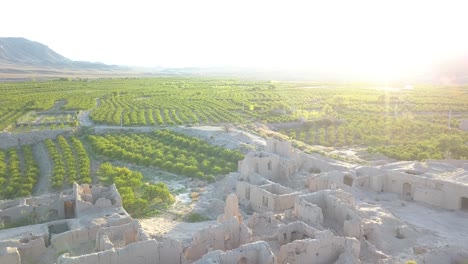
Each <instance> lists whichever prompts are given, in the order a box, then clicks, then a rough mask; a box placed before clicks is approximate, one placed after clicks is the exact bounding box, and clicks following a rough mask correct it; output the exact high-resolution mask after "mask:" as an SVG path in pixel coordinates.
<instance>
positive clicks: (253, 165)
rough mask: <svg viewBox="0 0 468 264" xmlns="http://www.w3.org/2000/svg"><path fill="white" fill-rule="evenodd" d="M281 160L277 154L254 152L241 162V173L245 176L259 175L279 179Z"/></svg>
mask: <svg viewBox="0 0 468 264" xmlns="http://www.w3.org/2000/svg"><path fill="white" fill-rule="evenodd" d="M279 163H280V158H279V156H278V155H276V154H271V153H266V152H253V153H249V154H247V155H246V156H245V157H244V159H243V160H241V161H239V172H240V173H242V174H244V175H250V174H254V173H257V174H259V175H262V176H263V177H265V178H268V179H278V178H279V177H280V175H279V172H280V170H279Z"/></svg>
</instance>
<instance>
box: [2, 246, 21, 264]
mask: <svg viewBox="0 0 468 264" xmlns="http://www.w3.org/2000/svg"><path fill="white" fill-rule="evenodd" d="M0 263H5V264H21V256H20V254H19V252H18V249H17V248H16V247H0Z"/></svg>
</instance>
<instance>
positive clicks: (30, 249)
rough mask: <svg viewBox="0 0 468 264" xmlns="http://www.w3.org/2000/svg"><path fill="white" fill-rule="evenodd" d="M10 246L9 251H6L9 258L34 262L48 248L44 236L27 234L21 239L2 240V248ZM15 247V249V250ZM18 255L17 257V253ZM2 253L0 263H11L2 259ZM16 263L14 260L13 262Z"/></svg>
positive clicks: (0, 244)
mask: <svg viewBox="0 0 468 264" xmlns="http://www.w3.org/2000/svg"><path fill="white" fill-rule="evenodd" d="M2 248H10V250H9V251H7V252H4V253H5V254H6V255H7V256H8V257H5V258H7V259H21V261H22V263H34V262H35V259H36V258H38V257H39V256H41V255H42V254H44V252H45V251H46V250H47V248H46V244H45V241H44V237H42V236H30V235H28V236H25V237H23V238H21V239H19V240H7V241H1V242H0V249H2ZM13 248H14V250H13ZM17 254H18V257H19V258H17V256H16V255H17ZM1 260H2V257H1V253H0V263H2V264H3V263H5V264H7V263H10V262H7V261H6V260H5V262H3V261H1ZM12 263H14V262H12Z"/></svg>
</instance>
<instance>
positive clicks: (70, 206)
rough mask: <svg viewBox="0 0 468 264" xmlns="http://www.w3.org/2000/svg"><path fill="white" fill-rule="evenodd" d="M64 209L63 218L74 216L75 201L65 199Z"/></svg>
mask: <svg viewBox="0 0 468 264" xmlns="http://www.w3.org/2000/svg"><path fill="white" fill-rule="evenodd" d="M63 206H64V210H65V219H70V218H75V201H66V202H64V203H63Z"/></svg>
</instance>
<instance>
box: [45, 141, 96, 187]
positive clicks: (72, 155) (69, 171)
mask: <svg viewBox="0 0 468 264" xmlns="http://www.w3.org/2000/svg"><path fill="white" fill-rule="evenodd" d="M69 140H70V142H71V144H70V142H69ZM69 140H67V138H65V137H64V136H62V135H59V136H57V139H56V141H53V140H51V139H46V140H45V141H44V143H45V145H46V147H47V151H48V153H49V157H50V159H51V161H52V165H53V169H52V187H53V188H55V189H61V188H66V187H68V186H70V185H71V184H73V182H77V183H91V180H92V179H91V175H90V170H91V163H90V160H89V157H88V154H87V152H86V150H85V148H84V146H83V143H82V142H81V141H80V140H79V139H78V138H76V137H71V138H70V139H69Z"/></svg>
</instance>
